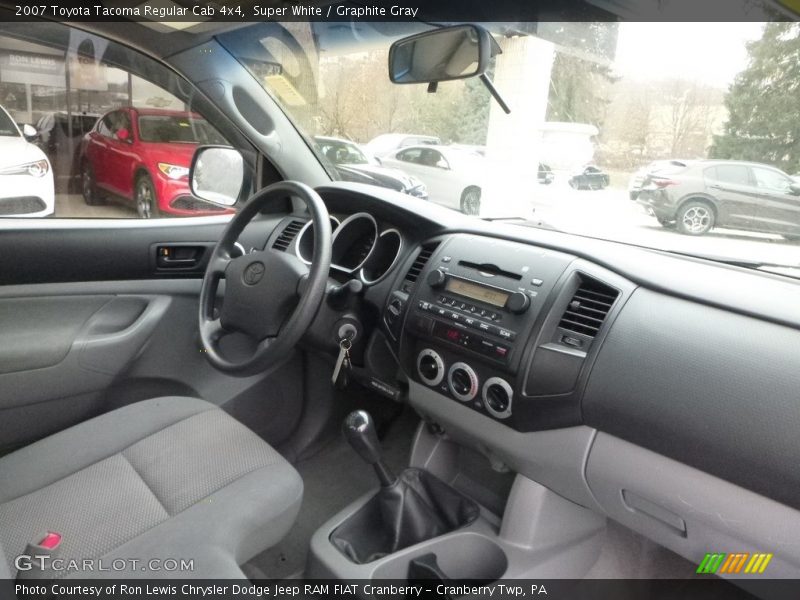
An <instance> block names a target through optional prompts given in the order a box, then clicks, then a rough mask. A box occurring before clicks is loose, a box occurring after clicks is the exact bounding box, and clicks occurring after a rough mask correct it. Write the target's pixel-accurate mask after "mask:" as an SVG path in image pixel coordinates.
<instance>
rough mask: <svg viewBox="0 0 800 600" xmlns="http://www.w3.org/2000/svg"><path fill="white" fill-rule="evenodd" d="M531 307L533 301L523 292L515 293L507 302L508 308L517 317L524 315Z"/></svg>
mask: <svg viewBox="0 0 800 600" xmlns="http://www.w3.org/2000/svg"><path fill="white" fill-rule="evenodd" d="M530 305H531V299H530V298H528V294H524V293H522V292H514V293H513V294H511V295H510V296H509V297H508V301H507V302H506V308H508V310H510V311H511V312H512V313H514V314H516V315H519V314H522V313H524V312H525V311H526V310H528V307H529V306H530Z"/></svg>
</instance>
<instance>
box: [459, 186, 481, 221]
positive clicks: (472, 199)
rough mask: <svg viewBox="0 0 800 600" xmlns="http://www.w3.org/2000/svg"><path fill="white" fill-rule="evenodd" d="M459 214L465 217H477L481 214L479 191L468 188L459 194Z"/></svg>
mask: <svg viewBox="0 0 800 600" xmlns="http://www.w3.org/2000/svg"><path fill="white" fill-rule="evenodd" d="M461 212H463V213H464V214H465V215H479V214H480V212H481V189H480V188H477V187H468V188H467V189H465V190H464V193H463V194H461Z"/></svg>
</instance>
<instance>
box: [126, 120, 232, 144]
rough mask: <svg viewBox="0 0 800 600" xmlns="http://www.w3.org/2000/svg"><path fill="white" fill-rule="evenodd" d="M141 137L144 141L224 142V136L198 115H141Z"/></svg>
mask: <svg viewBox="0 0 800 600" xmlns="http://www.w3.org/2000/svg"><path fill="white" fill-rule="evenodd" d="M139 138H140V139H141V140H142V141H143V142H156V143H185V144H200V143H202V144H224V143H225V140H224V138H223V137H222V136H221V135H220V134H219V133H217V131H216V130H215V129H214V128H213V127H212V126H211V125H209V123H208V121H205V120H203V119H200V118H198V117H197V115H193V116H191V118H190V117H189V116H169V115H141V116H140V117H139Z"/></svg>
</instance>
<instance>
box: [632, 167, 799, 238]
mask: <svg viewBox="0 0 800 600" xmlns="http://www.w3.org/2000/svg"><path fill="white" fill-rule="evenodd" d="M637 202H639V204H641V205H642V206H644V207H645V208H646V209H647V210H648V212H649V213H650V214H652V215H654V216H655V217H656V218H657V219H658V222H659V223H661V224H662V225H663V226H664V227H675V228H677V230H678V231H680V232H681V233H685V234H688V235H703V234H704V233H707V232H708V231H710V230H711V229H712V228H713V227H724V228H727V229H743V230H748V231H759V232H765V233H779V234H782V235H783V236H784V237H786V238H788V239H800V183H798V182H796V181H795V180H793V179H792V178H791V177H789V176H788V175H787V174H786V173H784V172H783V171H780V170H778V169H776V168H775V167H771V166H769V165H763V164H759V163H750V162H740V161H723V160H698V161H691V162H686V163H684V164H680V163H678V164H675V165H674V167H672V168H665V169H661V170H659V171H658V172H656V173H650V174H648V175H647V177H646V179H645V181H644V184H643V186H642V190H641V192H640V193H639V197H638V199H637Z"/></svg>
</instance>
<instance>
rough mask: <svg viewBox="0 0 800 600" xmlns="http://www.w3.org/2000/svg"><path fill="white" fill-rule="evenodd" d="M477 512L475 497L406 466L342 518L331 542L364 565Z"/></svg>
mask: <svg viewBox="0 0 800 600" xmlns="http://www.w3.org/2000/svg"><path fill="white" fill-rule="evenodd" d="M479 514H480V509H479V508H478V505H477V504H476V503H475V502H474V501H473V500H471V499H469V498H467V497H466V496H464V495H463V494H461V493H460V492H458V491H457V490H455V489H454V488H452V487H450V486H449V485H448V484H446V483H444V482H443V481H441V480H440V479H439V478H437V477H435V476H434V475H431V474H430V473H428V472H427V471H425V470H423V469H415V468H409V469H406V470H405V471H403V472H402V473H401V474H400V477H399V478H398V480H397V481H396V482H395V484H394V485H392V486H390V487H386V488H381V489H380V490H379V491H378V493H377V494H375V495H374V496H373V497H372V498H371V499H369V500H368V501H367V502H366V503H365V504H364V505H363V506H362V507H361V508H360V509H359V510H357V511H356V512H355V513H353V514H352V515H351V516H350V517H348V518H347V519H346V520H345V521H344V522H342V523H341V524H340V525H339V526H338V527H337V528H336V529H335V530H334V531H333V532H332V533H331V537H330V541H331V543H332V544H333V545H334V546H335V547H336V549H337V550H339V552H341V553H342V554H344V555H345V556H346V557H347V558H348V559H349V560H350V561H352V562H354V563H357V564H364V563H369V562H373V561H375V560H378V559H379V558H382V557H384V556H387V555H389V554H393V553H394V552H397V551H398V550H402V549H404V548H407V547H409V546H413V545H414V544H418V543H420V542H424V541H426V540H429V539H432V538H434V537H438V536H440V535H444V534H446V533H450V532H452V531H455V530H457V529H460V528H462V527H464V526H466V525H469V524H470V523H472V522H473V521H475V519H477V518H478V515H479Z"/></svg>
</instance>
